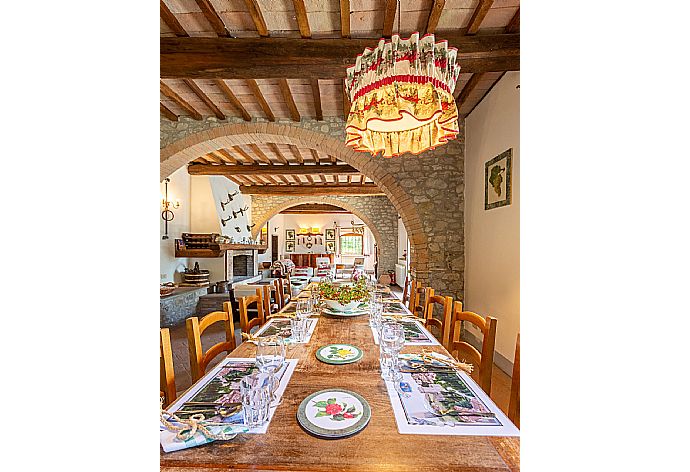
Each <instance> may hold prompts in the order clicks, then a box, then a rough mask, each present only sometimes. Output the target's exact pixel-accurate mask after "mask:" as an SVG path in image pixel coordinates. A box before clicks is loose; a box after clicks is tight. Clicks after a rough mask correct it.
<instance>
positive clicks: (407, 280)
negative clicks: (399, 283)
mask: <svg viewBox="0 0 690 472" xmlns="http://www.w3.org/2000/svg"><path fill="white" fill-rule="evenodd" d="M409 290H410V277H409V276H408V277H405V285H403V296H402V304H403V305H407V302H408V301H409V299H410V292H409Z"/></svg>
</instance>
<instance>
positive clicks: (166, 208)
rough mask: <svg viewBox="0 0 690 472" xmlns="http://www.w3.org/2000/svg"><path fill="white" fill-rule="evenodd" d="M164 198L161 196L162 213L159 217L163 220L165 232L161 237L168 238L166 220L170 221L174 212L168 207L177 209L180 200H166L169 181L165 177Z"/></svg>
mask: <svg viewBox="0 0 690 472" xmlns="http://www.w3.org/2000/svg"><path fill="white" fill-rule="evenodd" d="M164 182H165V198H163V213H161V218H163V221H165V234H164V235H163V238H162V239H169V238H168V221H172V220H173V219H174V218H175V214H174V213H173V212H172V210H171V209H170V208H174V209H175V210H177V209H178V208H180V201H179V200H175V202H171V201H170V200H168V183H169V182H170V179H165V180H164Z"/></svg>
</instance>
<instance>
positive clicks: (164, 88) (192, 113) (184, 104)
mask: <svg viewBox="0 0 690 472" xmlns="http://www.w3.org/2000/svg"><path fill="white" fill-rule="evenodd" d="M160 83H161V93H162V94H163V95H165V96H166V97H168V98H169V99H170V100H172V101H173V102H175V103H177V104H178V105H180V106H181V107H182V108H183V109H184V110H185V111H186V112H187V113H189V114H190V116H191V117H192V118H194V119H195V120H201V113H199V112H198V111H196V110H195V109H194V107H193V106H191V105H190V104H189V103H187V102H186V101H185V100H184V99H183V98H182V97H180V96H179V95H178V94H177V93H175V91H174V90H173V89H171V88H170V87H168V85H167V84H166V83H164V82H163V81H162V80H161V81H160Z"/></svg>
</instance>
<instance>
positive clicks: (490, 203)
mask: <svg viewBox="0 0 690 472" xmlns="http://www.w3.org/2000/svg"><path fill="white" fill-rule="evenodd" d="M512 174H513V148H510V149H508V150H507V151H504V152H502V153H501V154H499V155H498V156H496V157H494V158H493V159H491V160H490V161H488V162H487V163H486V164H484V210H491V209H493V208H498V207H502V206H507V205H510V199H511V196H512V186H511V180H512Z"/></svg>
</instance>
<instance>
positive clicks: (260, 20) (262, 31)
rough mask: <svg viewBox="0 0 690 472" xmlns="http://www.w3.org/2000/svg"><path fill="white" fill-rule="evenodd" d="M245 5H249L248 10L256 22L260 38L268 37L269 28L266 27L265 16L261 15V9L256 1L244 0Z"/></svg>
mask: <svg viewBox="0 0 690 472" xmlns="http://www.w3.org/2000/svg"><path fill="white" fill-rule="evenodd" d="M244 3H245V5H247V10H249V15H250V16H251V17H252V21H254V26H255V27H256V31H257V32H258V33H259V36H268V28H267V27H266V21H265V20H264V15H263V14H262V13H261V8H260V7H259V4H258V3H257V2H256V0H244Z"/></svg>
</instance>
